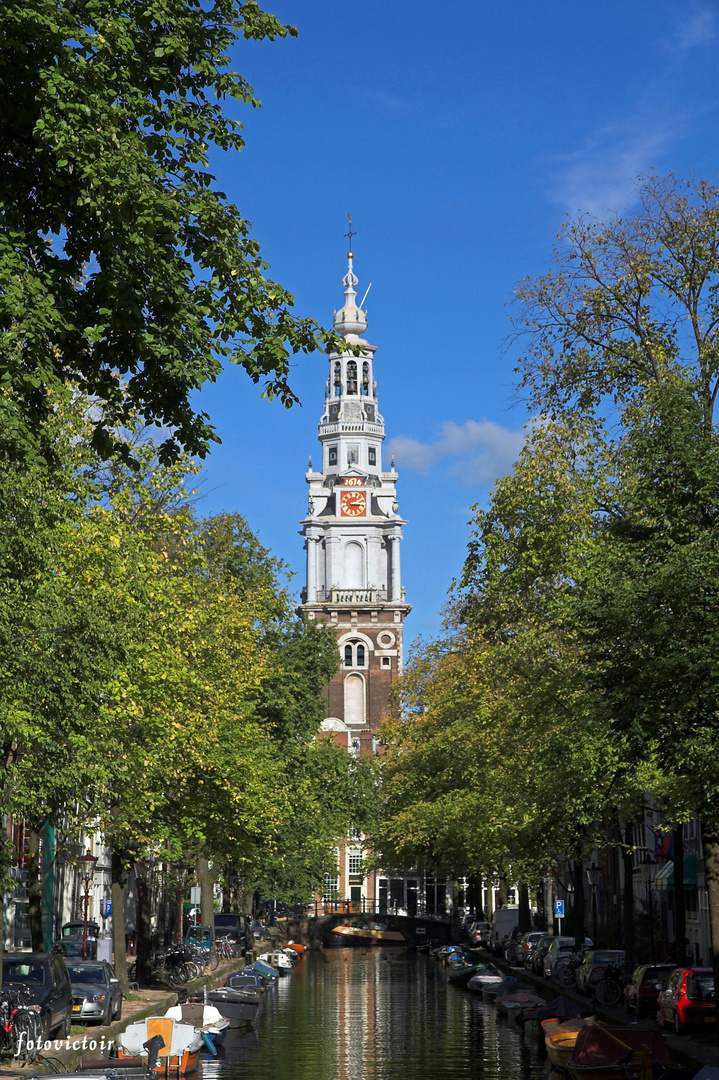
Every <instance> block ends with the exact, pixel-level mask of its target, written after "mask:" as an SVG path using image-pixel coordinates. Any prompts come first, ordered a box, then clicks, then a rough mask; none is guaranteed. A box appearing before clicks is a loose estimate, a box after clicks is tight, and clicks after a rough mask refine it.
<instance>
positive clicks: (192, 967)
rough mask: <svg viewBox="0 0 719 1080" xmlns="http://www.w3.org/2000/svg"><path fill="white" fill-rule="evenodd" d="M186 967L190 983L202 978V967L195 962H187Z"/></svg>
mask: <svg viewBox="0 0 719 1080" xmlns="http://www.w3.org/2000/svg"><path fill="white" fill-rule="evenodd" d="M185 967H186V968H187V970H188V971H189V973H190V982H192V980H193V979H199V977H200V965H199V964H198V963H196V961H194V960H185Z"/></svg>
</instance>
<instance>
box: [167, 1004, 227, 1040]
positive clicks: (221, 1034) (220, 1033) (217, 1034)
mask: <svg viewBox="0 0 719 1080" xmlns="http://www.w3.org/2000/svg"><path fill="white" fill-rule="evenodd" d="M165 1016H169V1017H171V1018H172V1019H173V1020H181V1021H182V1022H183V1024H192V1026H193V1027H194V1028H195V1029H196V1030H197V1031H200V1032H202V1034H203V1035H204V1036H205V1044H207V1041H208V1039H209V1040H210V1041H211V1042H212V1045H213V1046H220V1045H221V1043H222V1042H223V1041H224V1038H225V1035H226V1034H227V1029H228V1028H229V1026H230V1022H229V1020H228V1019H227V1018H226V1017H225V1016H223V1015H222V1013H221V1012H220V1010H219V1009H218V1008H217V1006H215V1005H212V1004H210V1003H209V1002H208V1003H207V1004H205V1003H204V1002H198V1001H183V1002H182V1003H181V1004H179V1005H173V1006H172V1007H171V1008H170V1009H168V1010H167V1012H166V1013H165Z"/></svg>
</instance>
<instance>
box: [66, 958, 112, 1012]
mask: <svg viewBox="0 0 719 1080" xmlns="http://www.w3.org/2000/svg"><path fill="white" fill-rule="evenodd" d="M67 970H68V972H69V975H70V982H71V984H72V1016H73V1020H75V1021H76V1022H77V1021H79V1022H80V1023H82V1022H83V1021H95V1022H97V1023H99V1024H110V1023H112V1021H113V1020H119V1019H120V1018H121V1017H122V988H121V987H120V980H119V979H117V978H116V977H115V972H114V971H113V970H112V968H111V966H110V965H109V964H108V962H107V960H69V961H68V962H67Z"/></svg>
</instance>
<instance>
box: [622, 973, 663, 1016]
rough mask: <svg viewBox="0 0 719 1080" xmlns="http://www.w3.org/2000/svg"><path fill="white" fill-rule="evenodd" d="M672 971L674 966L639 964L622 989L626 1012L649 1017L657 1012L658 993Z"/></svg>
mask: <svg viewBox="0 0 719 1080" xmlns="http://www.w3.org/2000/svg"><path fill="white" fill-rule="evenodd" d="M672 971H674V964H641V965H640V967H638V968H636V969H635V970H634V972H633V974H632V977H631V980H630V981H629V982H628V983H627V985H626V986H625V987H624V1005H625V1007H626V1010H627V1012H635V1013H636V1014H637V1019H638V1018H639V1017H640V1016H646V1015H647V1014H649V1015H650V1016H651V1015H652V1014H653V1013H656V1011H657V998H658V997H659V991H660V990H663V989H664V984H665V983H666V981H667V979H668V978H669V974H670V972H672Z"/></svg>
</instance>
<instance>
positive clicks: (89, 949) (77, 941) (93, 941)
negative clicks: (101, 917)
mask: <svg viewBox="0 0 719 1080" xmlns="http://www.w3.org/2000/svg"><path fill="white" fill-rule="evenodd" d="M84 930H85V923H84V922H83V920H82V919H76V920H75V921H73V922H66V923H63V925H62V930H61V931H60V937H59V939H58V940H57V941H55V942H53V949H54V950H55V952H59V953H61V954H62V956H64V957H73V958H74V959H77V960H81V959H82V941H83V934H84ZM99 936H100V927H99V925H98V924H97V923H96V922H93V921H92V919H88V921H87V940H86V942H85V959H86V960H94V959H95V958H96V957H97V939H98V938H99Z"/></svg>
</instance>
